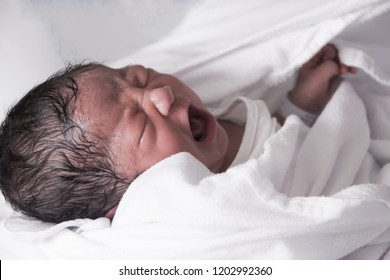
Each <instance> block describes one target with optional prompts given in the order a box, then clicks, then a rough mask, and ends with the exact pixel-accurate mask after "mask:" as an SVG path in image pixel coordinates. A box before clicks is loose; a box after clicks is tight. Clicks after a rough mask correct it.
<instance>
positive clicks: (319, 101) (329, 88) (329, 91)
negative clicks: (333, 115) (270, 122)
mask: <svg viewBox="0 0 390 280" xmlns="http://www.w3.org/2000/svg"><path fill="white" fill-rule="evenodd" d="M356 72H357V69H356V68H354V67H349V66H346V65H344V64H342V63H341V62H340V60H339V56H338V51H337V49H336V47H335V46H334V45H332V44H327V45H326V46H324V47H323V48H322V49H321V50H320V51H319V52H318V53H317V54H316V55H314V56H313V57H312V58H311V59H310V60H309V61H308V62H306V63H305V64H303V65H302V67H301V68H300V70H299V72H298V78H297V82H296V84H295V87H294V88H293V89H292V90H291V92H290V93H289V95H288V98H289V101H290V102H291V103H292V104H294V105H295V106H296V107H298V108H299V109H301V110H303V111H305V112H307V113H309V114H313V115H318V114H319V113H320V112H321V111H322V110H323V109H324V108H325V106H326V104H327V103H328V102H329V100H330V99H331V97H332V95H333V93H334V92H335V90H336V89H337V87H338V85H339V84H340V81H341V76H342V75H343V74H345V73H356ZM276 117H277V118H278V120H279V122H283V114H277V115H276ZM284 117H286V116H284Z"/></svg>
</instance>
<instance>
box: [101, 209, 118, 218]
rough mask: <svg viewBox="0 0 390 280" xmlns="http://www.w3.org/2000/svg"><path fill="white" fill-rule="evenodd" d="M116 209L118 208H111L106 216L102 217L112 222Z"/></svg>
mask: <svg viewBox="0 0 390 280" xmlns="http://www.w3.org/2000/svg"><path fill="white" fill-rule="evenodd" d="M117 208H118V206H115V207H113V208H111V209H110V210H109V211H108V212H107V214H106V215H104V217H106V218H108V219H110V220H112V219H113V218H114V216H115V213H116V209H117Z"/></svg>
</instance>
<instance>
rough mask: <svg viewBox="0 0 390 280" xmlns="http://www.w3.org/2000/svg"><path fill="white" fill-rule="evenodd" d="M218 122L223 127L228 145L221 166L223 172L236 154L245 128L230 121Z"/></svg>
mask: <svg viewBox="0 0 390 280" xmlns="http://www.w3.org/2000/svg"><path fill="white" fill-rule="evenodd" d="M218 122H219V124H220V125H221V126H222V127H223V128H224V129H225V131H226V133H227V135H228V138H229V145H228V149H227V151H226V156H225V161H224V163H223V165H222V168H221V172H224V171H226V170H227V169H228V168H229V166H230V165H231V163H232V162H233V160H234V158H235V157H236V155H237V152H238V149H239V148H240V145H241V141H242V137H243V135H244V131H245V128H244V127H243V126H241V125H238V124H235V123H233V122H230V121H225V120H218Z"/></svg>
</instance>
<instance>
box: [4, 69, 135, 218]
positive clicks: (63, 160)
mask: <svg viewBox="0 0 390 280" xmlns="http://www.w3.org/2000/svg"><path fill="white" fill-rule="evenodd" d="M98 66H99V65H98V64H78V65H73V66H68V67H66V68H65V69H64V70H61V71H60V72H58V73H56V74H55V75H53V76H51V77H50V78H49V79H48V80H47V81H45V82H43V83H42V84H40V85H38V86H36V87H35V88H33V89H32V90H30V91H29V92H28V93H27V94H26V95H25V96H24V97H23V98H22V99H21V100H20V101H19V102H18V103H17V104H16V105H15V106H14V107H13V108H11V110H9V112H8V114H7V116H6V118H5V120H4V122H3V123H2V125H1V127H0V188H1V191H2V192H3V194H4V196H5V198H6V200H7V201H8V202H9V203H10V204H11V205H12V207H13V208H14V209H16V210H18V211H20V212H22V213H24V214H26V215H28V216H32V217H35V218H38V219H40V220H43V221H47V222H54V223H59V222H62V221H66V220H71V219H76V218H92V219H94V218H98V217H102V216H104V215H105V214H107V212H108V211H109V210H110V209H111V208H112V207H115V206H116V205H117V204H118V203H119V201H120V199H121V197H122V195H123V193H124V192H125V190H126V189H127V187H128V186H129V184H130V182H131V180H130V179H129V178H124V176H122V175H121V174H118V173H117V171H116V170H115V164H114V160H113V157H112V154H111V153H110V149H109V148H108V145H107V144H106V141H105V140H104V139H101V138H99V137H95V136H93V135H92V134H90V133H88V132H87V131H85V130H84V129H83V128H82V127H80V126H79V125H78V124H77V123H76V122H75V121H74V120H73V119H72V118H73V116H74V111H75V101H76V99H77V96H78V95H79V90H78V86H77V83H76V77H77V75H79V74H81V73H83V72H85V71H88V70H91V69H93V68H94V67H98Z"/></svg>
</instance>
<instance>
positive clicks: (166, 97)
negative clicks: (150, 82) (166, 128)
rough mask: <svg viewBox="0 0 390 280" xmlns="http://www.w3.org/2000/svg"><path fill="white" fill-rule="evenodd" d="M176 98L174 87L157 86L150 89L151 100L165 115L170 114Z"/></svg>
mask: <svg viewBox="0 0 390 280" xmlns="http://www.w3.org/2000/svg"><path fill="white" fill-rule="evenodd" d="M174 100H175V99H174V97H173V92H172V89H171V88H170V87H168V86H164V87H160V88H155V89H152V90H151V91H150V101H152V103H153V104H154V106H155V107H156V109H157V110H158V111H159V112H160V114H161V115H163V116H168V113H169V109H170V108H171V105H172V104H173V101H174Z"/></svg>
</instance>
